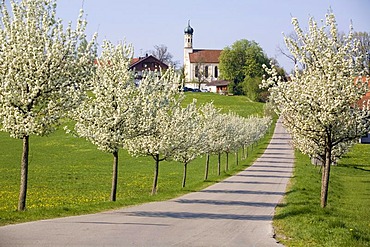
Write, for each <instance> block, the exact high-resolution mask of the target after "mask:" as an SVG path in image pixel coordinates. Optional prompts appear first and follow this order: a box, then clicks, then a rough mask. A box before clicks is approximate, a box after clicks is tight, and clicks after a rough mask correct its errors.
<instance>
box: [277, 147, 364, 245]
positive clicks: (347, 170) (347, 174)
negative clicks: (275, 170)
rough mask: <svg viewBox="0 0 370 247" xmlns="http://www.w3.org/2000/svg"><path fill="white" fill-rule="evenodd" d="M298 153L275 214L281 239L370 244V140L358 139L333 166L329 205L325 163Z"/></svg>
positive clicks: (288, 242)
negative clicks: (323, 195) (324, 195)
mask: <svg viewBox="0 0 370 247" xmlns="http://www.w3.org/2000/svg"><path fill="white" fill-rule="evenodd" d="M295 156H296V164H295V171H294V177H293V178H292V180H291V185H290V186H289V188H288V191H287V195H286V197H285V200H284V202H282V203H281V204H280V205H279V206H278V207H277V209H276V215H275V217H274V227H275V231H276V234H277V238H278V240H280V241H281V242H282V243H283V244H285V245H286V246H333V247H334V246H335V247H339V246H343V247H344V246H358V247H361V246H370V214H369V212H368V211H369V206H370V194H369V192H370V163H369V162H370V160H369V157H370V145H365V144H357V145H355V146H354V147H353V148H352V150H351V152H349V153H348V154H347V155H346V156H345V157H343V158H342V159H341V160H340V162H339V164H338V165H337V166H333V167H332V169H331V174H330V185H329V197H328V206H327V207H326V208H324V209H322V208H321V207H320V188H321V174H320V168H319V167H315V166H313V165H311V164H310V160H309V158H308V157H307V156H305V155H303V154H301V153H299V152H296V153H295Z"/></svg>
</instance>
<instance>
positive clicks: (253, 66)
mask: <svg viewBox="0 0 370 247" xmlns="http://www.w3.org/2000/svg"><path fill="white" fill-rule="evenodd" d="M263 64H269V59H268V58H267V56H266V54H265V53H264V52H263V49H262V48H261V47H260V46H259V44H258V43H257V42H255V41H249V40H246V39H242V40H238V41H236V42H235V43H234V44H233V45H232V46H231V47H226V48H225V49H224V50H223V51H222V52H221V56H220V72H221V75H222V77H223V78H224V79H226V80H230V81H233V82H234V83H235V84H238V83H240V82H242V81H243V80H244V79H245V78H246V77H252V78H254V77H262V75H263V74H264V70H263V68H262V65H263Z"/></svg>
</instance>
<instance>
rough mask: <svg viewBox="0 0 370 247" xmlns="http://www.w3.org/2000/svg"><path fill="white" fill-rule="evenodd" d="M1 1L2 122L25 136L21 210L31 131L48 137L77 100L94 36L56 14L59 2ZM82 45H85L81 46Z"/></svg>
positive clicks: (86, 75)
mask: <svg viewBox="0 0 370 247" xmlns="http://www.w3.org/2000/svg"><path fill="white" fill-rule="evenodd" d="M10 6H11V11H9V10H8V9H7V7H6V4H5V3H4V1H2V2H1V3H0V9H1V21H0V123H1V128H2V130H3V131H6V132H9V133H10V136H11V137H14V138H20V139H22V140H23V153H22V162H21V185H20V194H19V203H18V210H20V211H23V210H25V208H26V195H27V180H28V155H29V137H30V135H33V134H35V135H47V134H49V133H51V132H53V131H54V130H55V127H56V126H57V125H58V124H59V123H60V120H61V119H62V118H63V117H64V116H65V114H66V113H67V112H68V111H70V110H71V109H73V108H74V107H75V106H76V105H78V104H79V102H80V100H81V99H82V95H83V91H84V87H85V84H86V82H87V80H88V79H89V77H90V75H91V67H92V66H91V65H92V57H93V56H94V55H95V53H94V50H95V38H93V39H92V41H90V42H87V41H86V39H85V34H84V32H85V27H86V21H85V20H83V18H82V15H83V12H82V11H81V13H80V16H79V17H78V19H77V26H76V29H75V30H73V29H72V26H71V24H69V25H68V26H67V27H66V28H64V27H63V25H62V21H61V20H60V19H57V18H56V0H49V1H45V0H23V1H21V2H15V1H13V0H12V1H11V2H10ZM82 44H83V45H82Z"/></svg>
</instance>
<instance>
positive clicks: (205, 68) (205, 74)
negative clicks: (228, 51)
mask: <svg viewBox="0 0 370 247" xmlns="http://www.w3.org/2000/svg"><path fill="white" fill-rule="evenodd" d="M204 77H205V78H208V66H206V67H204Z"/></svg>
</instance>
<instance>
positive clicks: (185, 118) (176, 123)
mask: <svg viewBox="0 0 370 247" xmlns="http://www.w3.org/2000/svg"><path fill="white" fill-rule="evenodd" d="M201 130H202V123H201V118H200V114H199V111H198V109H197V108H196V101H195V100H193V102H192V103H190V104H189V105H187V106H186V107H179V108H177V109H175V111H174V114H173V115H172V121H171V131H172V145H173V147H174V150H173V153H172V157H173V159H174V160H176V161H179V162H181V163H182V164H183V165H184V172H183V179H182V187H185V184H186V175H187V166H188V164H189V162H190V161H192V160H194V159H195V158H196V157H197V156H199V155H200V154H201V153H202V148H201V145H202V143H203V138H204V137H205V135H204V133H203V132H202V131H201ZM169 134H170V133H169Z"/></svg>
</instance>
